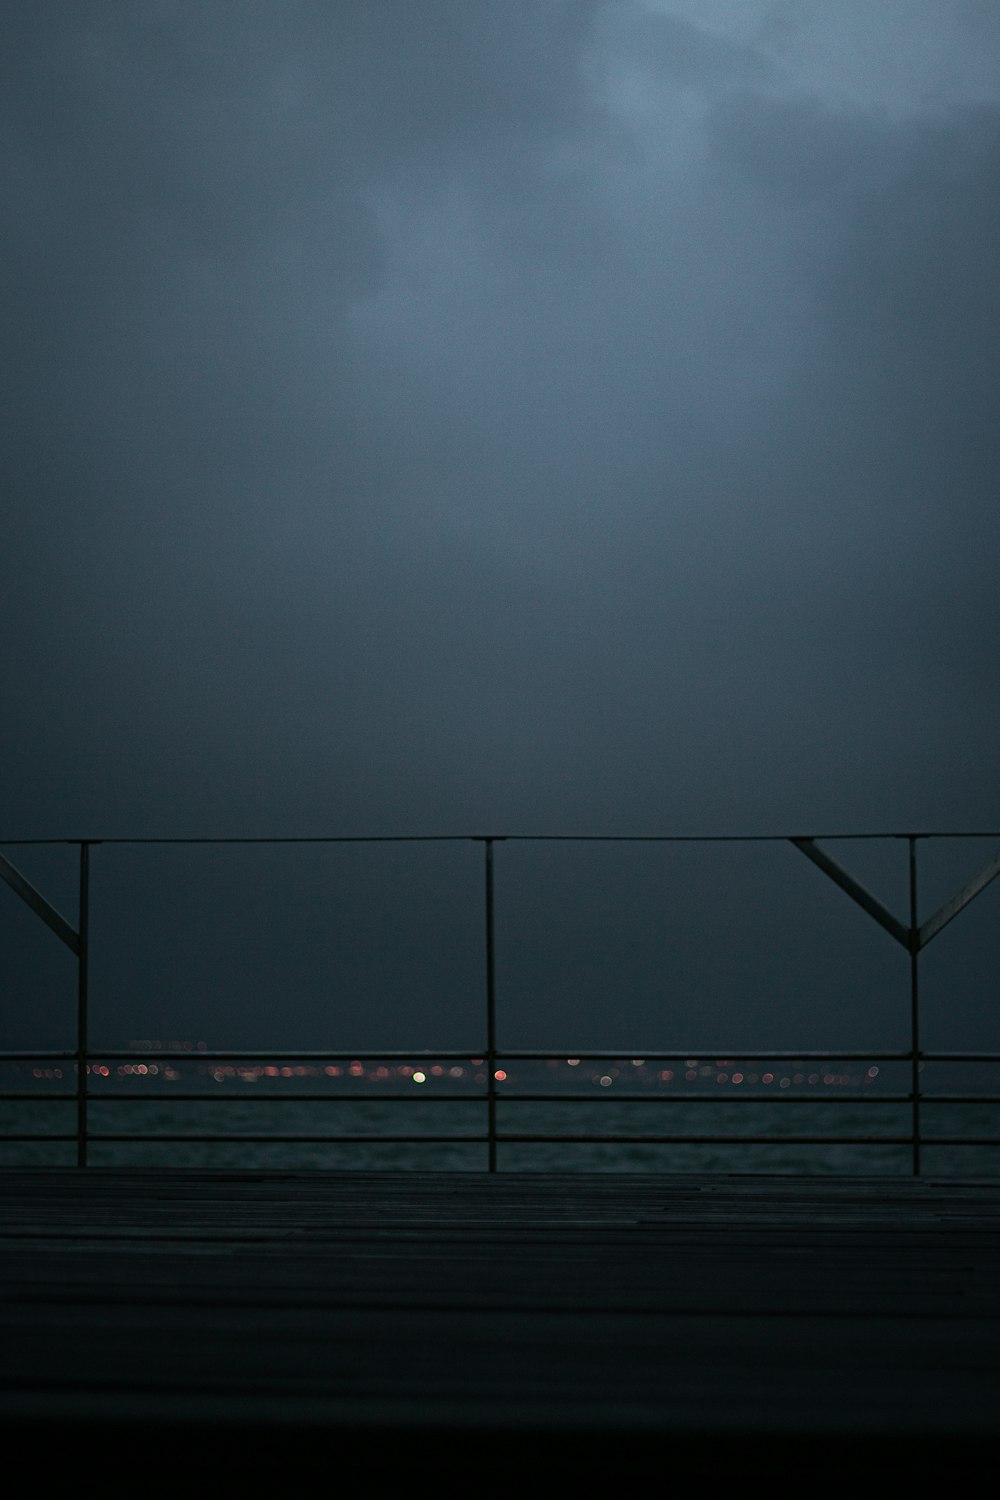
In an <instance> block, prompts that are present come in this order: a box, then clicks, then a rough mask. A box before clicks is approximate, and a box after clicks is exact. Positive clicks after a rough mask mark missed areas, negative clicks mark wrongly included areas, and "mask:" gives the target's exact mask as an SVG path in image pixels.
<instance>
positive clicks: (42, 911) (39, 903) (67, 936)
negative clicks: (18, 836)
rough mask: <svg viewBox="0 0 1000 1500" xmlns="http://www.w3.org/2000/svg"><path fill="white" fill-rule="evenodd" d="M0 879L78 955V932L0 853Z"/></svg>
mask: <svg viewBox="0 0 1000 1500" xmlns="http://www.w3.org/2000/svg"><path fill="white" fill-rule="evenodd" d="M0 880H5V881H6V882H7V884H8V885H9V886H10V888H11V890H13V891H16V892H17V894H18V895H19V896H20V898H21V900H22V901H23V902H24V903H25V904H26V905H27V906H30V907H31V910H32V911H33V912H34V913H35V914H36V915H37V916H39V917H41V919H42V921H43V922H44V923H45V925H46V926H47V927H51V929H52V931H53V932H54V933H55V935H56V937H57V938H60V939H61V940H62V941H63V942H64V943H65V944H66V946H67V948H69V949H70V950H71V951H72V952H73V953H75V954H77V955H78V956H79V953H80V934H79V933H78V932H77V931H76V929H75V928H74V927H71V926H70V924H69V922H67V920H66V918H65V917H64V916H62V915H61V914H60V913H59V912H57V911H56V909H55V907H54V906H53V905H52V904H51V902H49V901H46V899H45V897H44V896H43V895H42V893H41V891H36V890H35V887H34V886H33V885H32V884H31V883H30V881H28V880H25V878H24V876H23V875H22V874H21V872H20V870H18V869H17V868H16V867H15V866H14V865H12V864H11V862H10V860H8V859H5V858H4V857H3V855H2V854H0Z"/></svg>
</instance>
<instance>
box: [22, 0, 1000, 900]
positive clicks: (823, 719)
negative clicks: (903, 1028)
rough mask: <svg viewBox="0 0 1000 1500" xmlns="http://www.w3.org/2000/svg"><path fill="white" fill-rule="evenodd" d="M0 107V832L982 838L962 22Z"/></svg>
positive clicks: (999, 110)
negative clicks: (904, 832)
mask: <svg viewBox="0 0 1000 1500" xmlns="http://www.w3.org/2000/svg"><path fill="white" fill-rule="evenodd" d="M2 67H3V73H4V77H3V84H2V91H0V99H2V102H0V110H2V120H3V143H2V144H3V151H2V170H3V173H4V177H5V184H4V194H3V202H4V205H5V215H4V219H5V226H4V233H3V237H2V242H0V256H2V262H3V272H4V274H3V282H2V285H3V298H4V332H5V339H4V342H5V353H6V357H5V359H4V362H3V381H4V392H3V401H4V421H3V433H2V441H3V449H4V479H5V483H4V493H5V496H6V503H5V508H4V517H5V519H4V525H3V546H2V549H0V574H2V598H3V612H4V619H5V622H6V623H5V632H4V651H3V666H2V682H0V694H2V702H3V715H2V726H3V727H2V731H0V733H2V735H3V741H2V769H3V801H4V805H3V810H2V825H3V826H2V829H0V834H2V836H3V837H5V838H10V839H12V838H30V837H46V836H53V837H55V836H63V835H67V836H70V837H73V836H81V835H86V836H100V835H102V834H103V835H106V836H110V835H145V834H161V835H184V834H212V835H215V834H219V835H230V834H315V833H331V834H342V833H465V832H476V831H484V832H498V833H500V832H553V833H573V832H589V833H619V832H622V833H652V832H656V833H728V832H748V833H749V832H808V831H812V830H817V831H823V830H841V831H845V832H847V831H859V832H863V831H875V830H880V829H899V828H909V829H917V830H925V829H983V828H996V827H997V826H1000V782H998V780H997V776H996V747H997V745H998V743H1000V714H998V704H1000V698H998V691H997V689H998V667H1000V658H998V611H997V597H998V578H997V572H998V559H1000V551H998V542H1000V516H998V508H997V493H998V490H997V478H998V426H997V416H996V392H997V361H998V353H1000V340H998V327H997V322H998V319H997V312H998V285H1000V280H998V272H997V265H998V254H997V252H998V248H1000V244H998V228H1000V191H998V189H1000V7H998V6H996V5H995V4H992V3H990V0H878V4H872V3H871V0H338V3H336V4H328V3H325V0H322V3H321V0H240V3H238V4H236V3H233V4H229V3H216V4H194V3H189V0H130V3H126V0H120V3H113V0H73V3H72V4H67V3H65V0H31V3H30V4H22V5H18V6H14V7H13V8H12V9H10V10H9V14H8V15H7V17H6V27H5V44H4V49H3V59H2ZM808 878H809V879H815V880H820V879H821V877H820V876H818V874H817V875H813V874H810V875H809V876H808ZM838 899H842V898H838Z"/></svg>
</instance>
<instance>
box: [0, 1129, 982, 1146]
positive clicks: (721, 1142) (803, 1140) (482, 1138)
mask: <svg viewBox="0 0 1000 1500" xmlns="http://www.w3.org/2000/svg"><path fill="white" fill-rule="evenodd" d="M89 1139H90V1140H91V1141H92V1142H103V1143H105V1144H112V1143H113V1144H117V1145H130V1144H131V1145H137V1146H138V1145H155V1144H156V1143H157V1142H162V1143H164V1144H171V1145H176V1144H179V1143H181V1142H189V1143H191V1144H196V1145H235V1144H238V1143H239V1142H244V1143H246V1144H247V1145H257V1146H259V1145H271V1144H275V1145H299V1146H324V1145H330V1146H346V1145H365V1146H368V1145H379V1144H383V1145H404V1144H407V1145H438V1146H443V1145H459V1146H461V1145H485V1144H486V1143H488V1142H489V1141H491V1140H494V1141H496V1142H497V1143H498V1144H500V1145H504V1144H507V1145H510V1144H512V1143H520V1144H527V1143H534V1144H536V1145H542V1144H546V1143H547V1144H549V1145H586V1146H603V1145H617V1146H627V1145H631V1146H685V1145H691V1146H910V1145H912V1144H913V1137H912V1136H910V1135H630V1134H627V1133H626V1134H611V1133H604V1132H602V1133H601V1134H600V1135H595V1134H570V1135H567V1134H547V1133H545V1132H541V1131H538V1132H521V1131H518V1132H509V1131H498V1132H496V1133H495V1134H494V1135H492V1136H491V1135H490V1134H489V1133H488V1132H482V1133H480V1134H478V1135H472V1134H470V1135H423V1134H420V1133H418V1132H413V1133H411V1134H408V1135H398V1134H394V1135H375V1134H371V1135H368V1134H363V1135H359V1134H353V1135H287V1134H268V1135H250V1134H249V1133H247V1134H244V1133H243V1132H242V1131H234V1132H231V1133H229V1134H228V1135H202V1134H200V1133H198V1134H194V1133H184V1132H170V1133H168V1132H164V1133H163V1134H162V1135H153V1134H148V1133H147V1134H141V1135H140V1134H135V1135H127V1134H117V1133H116V1134H112V1133H107V1132H102V1131H91V1132H90V1136H89ZM4 1140H8V1141H35V1142H41V1141H51V1142H54V1143H55V1142H62V1143H66V1142H68V1141H75V1140H76V1136H75V1135H67V1134H58V1135H57V1134H51V1135H49V1134H45V1133H37V1134H34V1135H26V1134H18V1135H7V1136H4ZM921 1144H922V1145H924V1146H1000V1136H979V1137H974V1138H970V1137H968V1136H931V1135H924V1136H921Z"/></svg>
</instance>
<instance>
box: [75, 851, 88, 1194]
mask: <svg viewBox="0 0 1000 1500" xmlns="http://www.w3.org/2000/svg"><path fill="white" fill-rule="evenodd" d="M89 928H90V844H89V842H88V841H87V840H86V839H83V840H81V843H80V921H79V947H78V949H77V981H76V1164H77V1166H78V1167H85V1166H86V1165H87V1065H88V1057H87V1054H88V1048H89V1042H88V1021H87V981H88V977H89V976H88V962H87V960H88V951H87V950H88V938H89Z"/></svg>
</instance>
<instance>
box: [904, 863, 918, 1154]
mask: <svg viewBox="0 0 1000 1500" xmlns="http://www.w3.org/2000/svg"><path fill="white" fill-rule="evenodd" d="M907 842H908V844H909V852H910V933H909V948H910V1092H911V1095H912V1106H911V1107H912V1117H911V1126H910V1132H911V1137H912V1151H913V1175H914V1177H919V1176H920V923H919V920H918V916H917V839H916V835H914V834H910V835H909V836H908V839H907Z"/></svg>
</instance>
